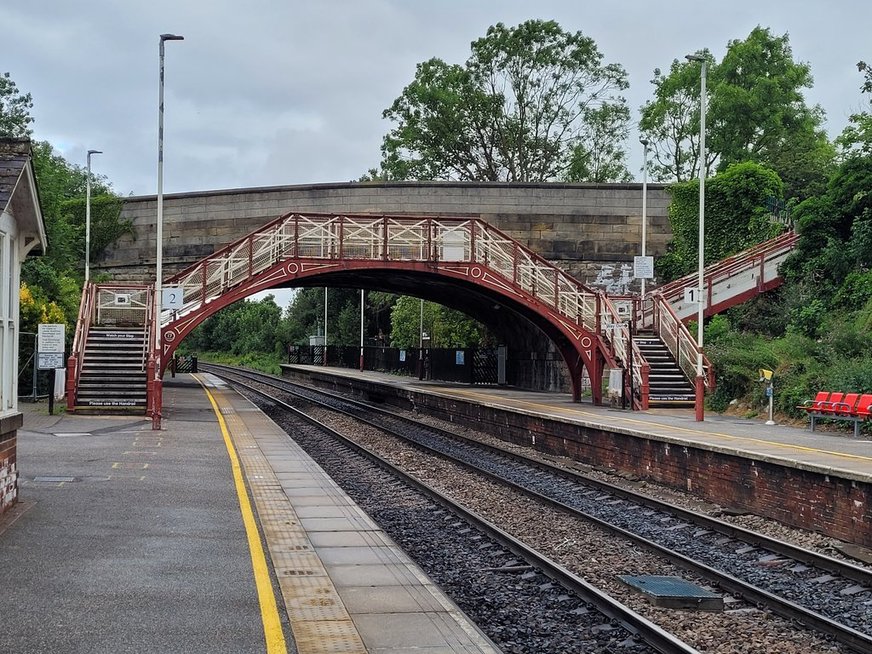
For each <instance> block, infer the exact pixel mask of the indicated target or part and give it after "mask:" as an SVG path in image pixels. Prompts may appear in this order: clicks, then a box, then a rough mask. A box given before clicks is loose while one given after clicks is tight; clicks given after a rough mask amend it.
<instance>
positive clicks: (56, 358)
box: [36, 324, 64, 370]
mask: <svg viewBox="0 0 872 654" xmlns="http://www.w3.org/2000/svg"><path fill="white" fill-rule="evenodd" d="M36 353H37V354H36V367H37V368H38V369H39V370H51V369H52V368H63V367H64V325H54V324H42V325H39V326H38V328H37V336H36Z"/></svg>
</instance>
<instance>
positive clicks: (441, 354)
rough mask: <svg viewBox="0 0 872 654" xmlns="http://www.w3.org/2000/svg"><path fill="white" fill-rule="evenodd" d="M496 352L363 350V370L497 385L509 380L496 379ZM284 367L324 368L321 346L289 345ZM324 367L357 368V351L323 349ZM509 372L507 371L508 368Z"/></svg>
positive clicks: (343, 348) (474, 350)
mask: <svg viewBox="0 0 872 654" xmlns="http://www.w3.org/2000/svg"><path fill="white" fill-rule="evenodd" d="M497 352H498V350H497V348H424V349H423V350H422V349H420V348H417V347H413V348H396V347H380V346H365V347H364V348H363V369H364V370H375V371H378V372H389V373H394V374H398V375H408V376H410V377H418V378H419V379H435V380H439V381H448V382H459V383H463V384H497V383H508V384H511V383H512V382H511V380H509V379H506V380H502V381H501V380H500V379H499V378H498V364H497V360H498V354H497ZM288 363H296V364H307V365H315V366H317V365H324V346H323V345H292V346H290V348H289V349H288ZM326 365H328V366H337V367H341V368H359V367H360V347H355V346H336V345H329V346H327V363H326ZM509 369H511V367H509Z"/></svg>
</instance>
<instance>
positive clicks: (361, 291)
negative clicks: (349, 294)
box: [360, 289, 364, 372]
mask: <svg viewBox="0 0 872 654" xmlns="http://www.w3.org/2000/svg"><path fill="white" fill-rule="evenodd" d="M363 308H364V307H363V289H360V371H361V372H363Z"/></svg>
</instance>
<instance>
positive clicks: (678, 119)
mask: <svg viewBox="0 0 872 654" xmlns="http://www.w3.org/2000/svg"><path fill="white" fill-rule="evenodd" d="M697 54H699V55H701V56H703V57H705V58H706V65H707V66H708V68H709V69H711V68H713V67H714V58H713V57H712V56H711V54H709V52H708V51H705V50H704V51H702V52H699V53H697ZM699 68H700V67H699V64H697V63H696V62H690V61H684V62H680V61H678V60H677V59H674V60H673V61H672V65H671V66H670V68H669V73H668V74H664V73H663V72H662V71H661V70H660V69H659V68H655V69H654V79H653V80H651V84H653V85H654V99H653V100H651V101H649V102H647V103H646V104H645V105H644V106H643V107H642V117H641V119H640V121H639V130H640V132H641V133H642V135H643V136H644V138H647V139H648V141H649V142H650V146H651V158H652V161H651V175H652V177H653V178H654V179H659V180H662V181H676V182H685V181H687V180H689V179H692V178H693V177H696V176H698V175H699V92H700V70H699ZM716 159H717V153H716V152H714V151H712V150H711V149H710V150H708V152H707V156H706V164H705V170H706V176H708V174H709V173H710V171H711V166H712V164H713V163H714V162H715V160H716Z"/></svg>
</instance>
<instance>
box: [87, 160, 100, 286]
mask: <svg viewBox="0 0 872 654" xmlns="http://www.w3.org/2000/svg"><path fill="white" fill-rule="evenodd" d="M92 154H103V153H102V152H101V151H100V150H88V156H87V157H85V160H86V162H87V168H88V177H87V178H86V180H85V283H86V284H87V283H88V280H89V279H91V155H92Z"/></svg>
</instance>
